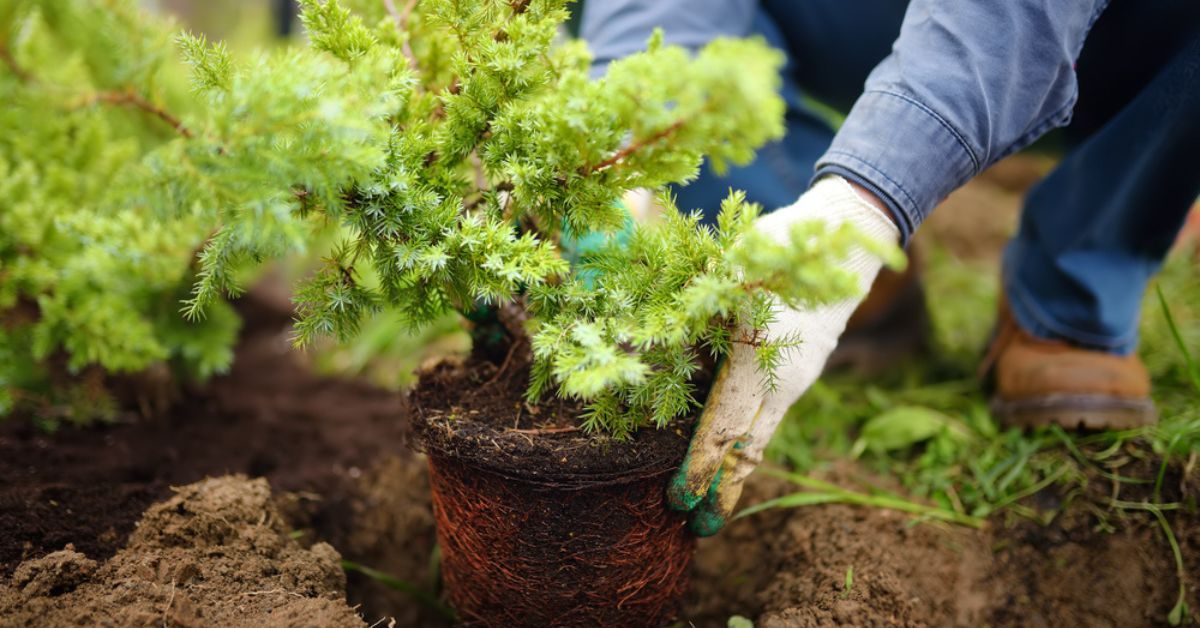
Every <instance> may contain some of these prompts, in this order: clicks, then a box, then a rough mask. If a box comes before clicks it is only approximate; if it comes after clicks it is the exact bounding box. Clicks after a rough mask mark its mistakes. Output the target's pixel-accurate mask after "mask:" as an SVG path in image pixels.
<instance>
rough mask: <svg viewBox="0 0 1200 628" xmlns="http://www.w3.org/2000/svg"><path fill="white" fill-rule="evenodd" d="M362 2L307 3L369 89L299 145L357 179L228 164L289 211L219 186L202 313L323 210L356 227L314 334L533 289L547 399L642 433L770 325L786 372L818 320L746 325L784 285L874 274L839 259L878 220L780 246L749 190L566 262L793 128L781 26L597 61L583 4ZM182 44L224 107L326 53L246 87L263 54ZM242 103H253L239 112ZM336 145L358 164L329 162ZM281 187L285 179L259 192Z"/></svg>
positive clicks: (322, 301) (817, 291) (768, 356)
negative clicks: (253, 170) (788, 122)
mask: <svg viewBox="0 0 1200 628" xmlns="http://www.w3.org/2000/svg"><path fill="white" fill-rule="evenodd" d="M347 6H348V7H349V6H352V7H353V8H354V9H355V11H351V10H349V9H348V8H346V7H343V6H342V5H341V4H339V3H338V2H336V1H334V0H327V1H325V2H318V1H317V0H309V1H306V2H304V3H303V5H302V8H303V11H304V15H303V21H304V23H305V25H306V26H307V28H308V29H309V38H310V41H311V42H312V45H313V48H315V49H317V50H319V51H323V52H324V53H327V55H328V57H326V58H328V59H331V60H336V62H337V65H338V67H337V70H336V71H335V72H334V74H326V75H324V76H323V77H322V79H323V83H325V84H334V83H337V84H338V85H339V86H338V87H337V88H326V89H325V96H324V97H325V98H326V99H327V100H333V99H335V98H340V99H345V100H350V99H353V101H354V102H353V103H349V102H347V103H344V104H339V106H338V107H336V108H333V107H330V106H329V105H326V106H325V107H322V108H320V109H319V110H320V111H322V112H324V111H326V110H327V109H331V108H333V109H334V110H335V111H337V112H339V113H341V112H346V117H347V118H348V119H342V118H336V119H328V120H326V121H325V123H324V124H322V125H317V128H318V129H319V130H323V131H325V132H326V135H322V136H313V137H306V138H305V139H304V140H303V141H299V140H298V141H296V142H295V144H294V146H295V147H296V148H297V150H304V149H310V150H313V151H315V152H317V153H318V154H317V155H316V156H315V158H316V159H317V160H318V161H319V162H320V164H323V165H325V166H326V168H325V169H324V170H321V169H320V166H319V165H318V164H313V165H314V167H315V168H316V169H317V170H319V171H320V172H322V173H328V172H333V173H337V175H339V176H337V177H331V178H326V179H314V178H309V179H303V178H300V177H299V176H297V175H298V174H300V173H299V172H288V171H287V170H286V169H285V168H286V167H287V166H288V165H290V164H294V163H295V162H296V161H297V160H298V156H297V155H292V154H289V155H284V156H281V158H280V162H279V167H278V168H277V169H275V170H272V171H270V172H269V173H268V175H269V176H263V177H261V178H256V179H255V180H254V181H252V182H247V183H246V184H245V185H241V184H239V185H235V186H230V185H229V184H228V181H231V180H232V181H236V177H239V176H242V175H243V171H242V170H241V169H238V168H233V167H229V168H228V169H227V170H225V171H222V172H220V173H218V174H215V175H214V177H218V176H219V177H223V178H225V180H223V181H222V182H221V187H222V189H225V188H228V187H233V188H234V190H235V191H237V192H238V193H243V192H244V191H254V192H260V197H261V196H264V195H265V196H267V197H268V199H270V200H261V201H258V202H260V203H267V204H270V207H272V208H276V207H278V208H279V209H278V211H275V209H272V210H271V211H268V212H265V213H266V214H267V215H268V216H270V217H271V219H272V220H274V221H276V222H277V225H278V227H275V228H267V227H264V217H263V214H264V212H261V211H258V212H250V211H246V210H245V209H244V207H245V205H246V203H247V202H253V199H246V198H233V199H229V198H222V199H216V202H212V203H206V204H205V205H204V206H205V207H211V208H214V209H215V211H216V212H217V213H216V218H217V219H218V220H219V221H220V223H221V225H222V226H221V230H220V231H219V232H218V234H217V235H216V236H215V237H214V238H213V240H212V241H210V243H209V246H208V247H207V248H206V249H205V251H204V254H203V255H202V265H201V274H200V277H199V281H198V283H197V286H196V291H195V295H194V297H193V299H192V300H191V302H190V304H189V313H190V314H193V315H195V314H199V313H200V312H201V311H202V309H203V307H204V306H205V305H206V304H207V303H208V302H210V301H211V300H212V299H213V298H214V296H215V295H218V294H220V293H222V292H228V291H230V290H235V289H236V284H235V282H234V281H233V280H234V278H235V276H236V273H235V272H234V271H235V270H236V269H237V268H238V267H239V262H241V261H243V260H246V259H254V258H261V257H267V256H271V255H274V254H277V253H278V252H279V250H281V249H282V248H284V247H285V246H286V244H287V241H288V236H290V235H291V233H290V232H289V231H288V229H289V228H290V227H292V226H295V225H297V224H299V222H301V221H303V220H304V219H305V217H308V218H310V219H311V220H312V221H319V222H321V223H323V224H325V223H327V224H336V225H337V226H338V228H339V230H340V232H341V233H342V234H344V240H343V242H342V244H341V245H340V246H338V247H336V248H335V249H334V251H333V253H332V254H331V255H329V257H328V259H327V260H326V263H325V265H324V267H323V268H322V269H321V270H320V271H319V272H317V273H316V274H315V276H314V277H312V278H311V279H310V280H308V281H307V282H305V283H304V285H302V286H301V288H300V289H299V290H298V292H297V296H296V300H297V302H298V304H299V320H298V323H297V326H296V335H297V342H299V343H301V344H304V343H309V342H311V341H313V340H314V339H316V338H319V337H322V336H330V335H332V336H335V337H338V338H342V339H349V338H352V337H354V336H355V335H357V334H358V333H359V331H360V329H361V327H362V324H363V321H364V320H367V319H369V318H370V317H372V316H375V315H376V314H378V313H379V312H380V311H381V309H383V308H389V309H394V310H395V311H398V312H399V313H400V315H401V316H402V317H403V318H404V319H405V320H406V321H407V323H408V324H409V325H411V326H413V327H421V326H423V325H426V324H429V323H430V322H432V321H436V320H441V319H442V317H444V315H445V314H446V313H447V312H452V311H457V312H468V311H473V310H475V309H476V307H477V306H478V305H479V304H485V305H494V304H498V303H501V302H505V301H509V300H512V299H514V298H516V297H518V296H519V295H525V297H526V299H525V303H526V305H527V307H528V310H529V312H530V314H531V315H532V320H531V324H530V330H529V331H530V333H531V335H532V346H533V349H534V355H535V364H534V367H533V376H532V379H531V382H530V388H529V396H530V397H531V398H538V397H540V396H541V395H543V394H545V393H548V392H550V391H552V390H553V391H555V392H557V393H558V394H559V395H563V396H567V397H574V398H579V399H582V400H585V401H586V402H587V403H588V412H587V416H586V422H585V427H586V428H588V429H596V430H604V431H607V432H609V433H612V434H614V435H617V436H625V435H627V434H629V433H630V432H631V431H632V430H634V429H636V428H638V427H640V426H643V425H647V424H655V425H659V426H662V425H665V424H666V423H668V422H669V421H670V420H672V419H674V418H676V417H679V416H681V415H684V414H686V413H688V412H690V411H692V410H694V408H695V405H696V402H695V392H696V391H695V390H694V389H693V385H692V382H691V379H692V376H693V375H694V374H695V373H696V372H697V370H698V369H699V365H700V358H701V353H702V352H708V353H710V354H711V355H712V356H713V357H717V358H719V357H721V356H722V355H725V354H726V353H728V351H729V349H730V346H731V343H733V342H750V343H753V344H755V345H756V346H757V347H758V350H759V353H760V361H761V363H762V365H763V367H764V371H765V374H766V375H768V376H769V373H770V371H771V367H773V366H774V365H775V364H777V363H778V361H779V360H780V359H781V358H782V355H783V352H784V351H785V350H786V349H787V347H788V346H789V345H790V343H794V342H796V341H797V340H798V339H794V338H782V339H773V340H772V341H771V342H762V341H759V339H758V334H757V332H752V333H751V334H750V335H749V337H746V338H741V337H739V338H735V337H733V334H734V333H735V330H738V329H743V328H753V329H755V330H761V329H762V327H763V326H764V325H765V324H766V323H767V322H768V321H769V320H770V318H771V317H772V315H773V314H772V312H773V307H774V303H775V301H774V299H773V296H772V295H776V296H778V297H780V298H781V299H782V300H783V301H784V302H785V303H789V304H799V303H804V304H810V303H819V302H827V301H831V300H837V299H842V298H846V297H848V296H850V295H851V294H852V292H853V290H854V289H855V287H856V284H855V282H854V281H853V278H852V277H850V276H849V275H846V274H844V273H837V272H830V270H829V269H830V268H832V267H833V266H834V263H835V262H836V261H837V260H838V259H839V258H840V257H842V256H844V255H846V254H847V253H848V252H849V251H850V250H851V248H853V247H859V246H867V245H866V243H865V242H864V241H863V240H862V238H860V237H858V236H857V235H856V234H854V233H851V232H849V231H837V232H833V233H824V232H823V230H822V228H820V227H818V226H814V225H803V226H801V227H798V228H797V231H796V233H794V234H792V236H793V237H792V239H791V242H790V244H791V246H788V245H787V244H780V243H777V242H775V241H774V240H773V239H770V238H769V237H767V236H765V235H763V234H758V233H757V232H755V231H753V230H752V224H753V220H754V218H755V216H756V215H757V208H753V207H749V206H747V205H746V204H745V203H744V202H743V199H742V198H741V197H740V196H737V195H735V196H733V197H731V198H730V199H729V200H728V201H727V202H726V204H725V207H724V208H723V211H722V217H721V221H720V224H719V227H718V228H717V229H715V230H714V229H709V228H705V227H702V226H700V225H699V224H698V219H697V218H696V217H695V216H680V215H677V214H676V213H675V212H674V211H673V207H671V208H669V209H668V211H667V214H668V217H667V218H666V220H664V221H662V222H660V223H658V224H655V225H653V226H647V227H636V228H634V229H633V230H632V233H631V234H630V235H629V237H628V238H627V239H628V241H627V242H620V243H619V242H617V241H616V240H612V241H610V242H608V243H607V244H602V245H601V246H599V247H596V248H594V249H593V250H591V251H590V252H588V253H587V254H586V255H585V256H584V258H583V259H581V260H580V263H578V264H577V265H576V266H575V267H574V268H572V267H571V265H570V264H568V262H567V261H566V260H565V259H564V258H563V254H562V252H561V243H560V238H561V237H562V234H563V233H564V232H569V233H577V234H588V233H596V232H599V233H613V232H616V231H618V230H622V229H624V228H626V227H628V222H627V221H628V219H627V216H626V214H625V212H624V210H623V209H622V207H621V205H620V203H619V202H618V200H619V199H620V197H621V195H622V193H624V192H625V191H628V190H630V189H633V188H638V187H645V188H660V187H662V186H663V185H665V184H667V183H671V182H681V181H687V180H689V179H690V178H692V177H693V176H695V174H696V172H697V169H698V166H699V164H700V161H701V159H703V158H705V157H707V158H708V159H710V160H711V161H712V163H713V164H714V165H715V166H716V167H717V168H718V169H719V168H723V167H725V165H726V164H727V163H744V162H746V161H748V160H749V159H751V158H752V157H753V151H754V149H755V148H757V147H758V146H760V145H761V144H763V143H764V142H766V141H768V140H770V139H773V138H777V137H779V136H780V135H781V133H782V125H781V116H782V112H783V104H782V102H781V101H780V99H779V98H778V96H777V95H776V90H777V87H778V86H777V82H778V78H777V76H778V73H777V66H778V64H779V63H780V61H781V59H780V57H779V55H778V53H776V52H774V51H772V50H771V49H770V48H769V47H767V46H766V45H765V44H763V43H762V42H760V41H740V40H720V41H717V42H714V43H713V44H711V45H709V46H707V47H705V48H704V49H702V50H700V51H699V52H697V53H695V54H692V53H690V52H688V51H686V50H684V49H682V48H678V47H669V46H664V45H662V42H661V36H660V35H656V36H655V37H654V38H652V40H651V41H650V42H649V45H648V50H647V51H646V52H645V53H643V54H639V55H633V56H631V57H628V58H626V59H624V60H621V61H618V62H615V63H613V64H612V65H611V66H610V67H609V68H608V72H607V74H606V75H605V76H604V77H602V78H599V79H596V80H593V79H591V78H590V77H589V68H590V57H589V54H588V53H587V51H586V49H585V48H584V47H583V46H582V45H581V44H579V43H567V42H558V41H557V39H558V32H559V27H560V24H561V23H562V22H563V20H565V18H566V16H567V12H566V10H565V8H564V7H565V0H532V1H517V2H503V1H499V0H475V1H470V2H468V1H465V0H423V1H422V2H419V3H416V5H415V10H413V11H412V12H411V13H401V12H395V10H394V8H389V7H388V6H387V5H385V4H381V3H350V4H347ZM411 8H412V5H411V4H410V5H408V6H406V7H405V8H404V11H408V10H409V9H411ZM183 43H184V47H185V49H186V50H187V51H188V56H189V59H190V60H191V62H192V64H193V65H194V66H195V67H196V72H197V80H196V84H197V85H198V86H199V87H201V88H202V89H203V90H204V91H205V92H206V93H214V92H215V94H214V96H213V98H214V100H213V102H212V103H211V104H210V109H216V108H218V107H219V106H220V105H222V104H223V103H227V102H228V101H236V100H240V99H246V98H248V97H249V98H251V99H252V100H254V101H257V99H256V98H253V97H251V96H247V94H253V92H254V91H255V90H263V91H264V92H266V93H267V94H268V95H265V96H263V99H264V100H267V99H270V98H272V97H274V98H275V100H276V101H279V102H277V103H276V104H275V106H274V107H272V108H269V109H266V111H270V112H274V111H277V110H278V109H279V108H281V107H283V108H286V107H287V106H288V105H289V104H292V103H293V101H294V98H295V96H294V95H293V93H289V92H288V91H287V90H282V95H280V92H281V90H280V89H279V88H278V86H277V84H278V83H279V82H282V81H304V80H306V79H307V78H308V77H309V76H312V75H314V74H319V71H320V67H317V68H314V69H307V68H304V69H302V68H298V65H299V63H298V62H299V60H304V61H308V60H310V54H311V53H306V54H303V55H301V53H295V54H296V55H298V59H289V60H287V62H286V65H278V66H270V67H271V69H270V70H269V71H267V72H265V73H264V74H263V75H261V76H256V79H255V80H253V81H243V82H241V83H239V81H238V78H237V77H239V76H241V75H243V73H245V72H246V70H243V69H240V68H237V67H236V66H235V68H234V69H233V70H232V71H229V70H226V69H225V66H224V63H223V61H222V59H223V58H224V55H223V54H220V53H219V52H216V51H206V49H205V48H204V47H203V46H202V45H200V43H199V42H197V41H196V40H190V39H185V40H184V42H183ZM230 74H231V75H232V76H233V79H232V83H233V85H232V87H228V88H226V87H222V86H223V85H224V84H225V83H227V82H228V81H224V80H221V79H220V78H219V77H222V76H226V75H230ZM213 77H218V78H213ZM263 109H264V108H252V107H245V106H239V107H233V108H228V109H226V110H225V111H221V112H218V113H216V114H215V115H214V116H213V117H212V122H213V124H214V125H215V124H216V123H217V121H219V120H221V119H226V118H232V120H233V123H231V127H232V128H235V129H237V128H240V127H242V126H245V125H255V124H258V117H257V116H261V115H263V114H264V111H263ZM242 111H252V112H253V115H243V116H242V117H240V118H239V117H237V116H238V113H239V112H242ZM353 114H357V118H355V117H354V115H353ZM355 123H357V126H355ZM273 126H275V125H273ZM278 126H281V127H283V128H284V129H286V128H287V126H286V125H282V124H280V125H278ZM350 129H355V130H357V134H353V133H346V132H345V131H347V130H350ZM278 133H279V129H276V131H275V136H274V137H275V138H276V140H275V141H278V139H277V138H278ZM244 135H245V134H242V133H239V134H237V135H232V134H226V135H225V137H223V138H222V139H221V140H220V146H221V147H222V149H223V150H221V151H218V152H216V153H213V154H214V155H215V156H214V157H213V158H212V159H211V160H210V161H211V162H214V163H215V162H222V163H223V162H228V161H229V160H230V156H231V155H233V156H237V155H240V154H242V153H243V152H245V151H246V148H245V147H242V146H239V142H244V141H245V139H244ZM263 152H265V151H263ZM347 155H352V156H353V157H352V158H350V159H347V157H346V156H347ZM191 159H192V160H198V157H196V156H192V157H191ZM337 159H346V160H347V162H348V163H347V164H346V166H345V167H339V168H331V167H328V166H329V165H330V161H331V160H337ZM254 161H255V162H256V163H259V162H263V161H265V160H264V157H263V156H262V154H261V153H260V154H258V155H255V157H254ZM268 163H269V161H268ZM247 165H248V164H247ZM272 185H274V186H275V187H274V194H273V195H270V194H262V192H263V191H264V190H269V189H270V186H272ZM231 201H232V202H231ZM665 202H666V204H667V205H670V203H669V201H665ZM271 203H273V204H271ZM289 210H290V212H291V213H290V214H288V215H287V216H285V214H287V213H288V211H289ZM272 230H274V231H277V232H278V235H274V236H271V235H270V234H271V232H272ZM227 234H228V235H227ZM265 236H270V237H265ZM592 239H594V237H593V238H592ZM877 252H878V253H881V254H882V253H884V252H883V251H877ZM768 380H769V377H768Z"/></svg>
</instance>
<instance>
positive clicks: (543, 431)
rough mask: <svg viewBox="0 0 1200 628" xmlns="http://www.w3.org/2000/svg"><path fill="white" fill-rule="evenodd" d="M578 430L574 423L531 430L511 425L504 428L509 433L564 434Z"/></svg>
mask: <svg viewBox="0 0 1200 628" xmlns="http://www.w3.org/2000/svg"><path fill="white" fill-rule="evenodd" d="M579 430H580V428H579V427H578V426H575V425H571V426H567V427H543V428H540V429H532V430H518V429H513V428H511V427H507V428H504V431H505V432H508V433H510V434H565V433H567V432H578V431H579Z"/></svg>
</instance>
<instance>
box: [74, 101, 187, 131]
mask: <svg viewBox="0 0 1200 628" xmlns="http://www.w3.org/2000/svg"><path fill="white" fill-rule="evenodd" d="M88 103H89V104H90V103H103V104H106V105H114V106H128V107H133V108H135V109H140V110H141V111H144V112H146V113H148V114H150V115H152V116H154V117H156V118H158V119H159V120H162V121H163V122H165V123H167V124H168V125H170V127H171V128H172V129H175V131H176V132H177V133H179V134H180V135H182V136H184V137H186V138H189V139H191V138H192V131H191V129H189V128H187V127H186V126H184V124H183V121H182V120H180V119H179V118H177V117H175V116H174V115H172V114H171V113H170V112H169V111H167V110H166V109H163V108H162V107H159V106H158V105H156V104H154V103H152V102H150V101H149V100H146V99H145V98H143V97H142V96H141V95H139V94H137V93H136V92H133V91H132V90H130V91H124V92H98V93H96V94H93V95H92V96H91V97H90V98H88Z"/></svg>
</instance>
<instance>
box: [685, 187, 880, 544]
mask: <svg viewBox="0 0 1200 628" xmlns="http://www.w3.org/2000/svg"><path fill="white" fill-rule="evenodd" d="M811 220H823V221H825V222H826V223H827V224H829V225H830V226H831V227H836V226H838V225H840V224H842V223H850V224H851V225H852V226H854V227H855V228H856V229H858V231H859V232H861V233H862V235H864V236H866V237H868V238H871V239H876V240H879V241H881V242H885V243H888V244H889V245H894V244H897V243H898V242H899V240H900V232H899V230H897V229H896V225H895V224H894V223H893V222H892V220H891V218H889V217H888V215H887V214H886V213H884V211H883V210H881V209H879V208H878V207H877V206H876V205H875V204H873V203H872V202H870V201H868V200H867V199H866V197H864V196H863V195H860V194H859V193H858V192H856V191H855V190H854V188H852V187H851V186H850V184H849V183H848V182H847V181H846V180H845V179H843V178H841V177H838V176H828V177H824V178H822V179H821V180H819V181H817V183H816V184H815V185H814V186H813V187H812V188H811V189H809V190H808V191H807V192H805V193H804V195H803V196H801V197H800V200H798V201H796V202H795V203H793V204H792V205H789V206H788V207H784V208H782V209H780V210H778V211H776V212H774V213H771V214H767V215H765V216H763V217H761V218H759V219H758V221H757V222H756V223H755V228H756V229H759V230H760V231H762V232H764V233H768V234H770V235H772V236H773V237H775V238H777V239H778V240H779V241H780V242H785V243H786V242H788V241H789V238H790V234H791V226H792V225H793V224H794V223H797V222H803V221H811ZM882 265H883V262H882V260H880V259H879V258H878V257H876V256H875V255H872V254H871V253H868V252H867V251H865V250H863V249H861V248H855V249H854V252H853V253H851V254H850V255H849V256H848V257H847V258H846V259H845V260H844V262H843V265H842V267H843V268H844V269H846V270H849V271H851V272H853V273H855V274H857V275H858V278H859V285H860V291H859V293H860V296H858V297H855V298H852V299H847V300H845V301H842V302H839V303H835V304H832V305H828V306H822V307H818V308H813V309H807V310H795V309H792V308H789V307H786V306H783V305H782V304H777V305H776V308H777V316H776V318H775V320H774V321H773V322H772V323H771V324H770V325H769V326H768V327H767V330H766V334H767V338H782V337H788V336H791V337H799V338H800V340H801V341H800V343H799V345H798V346H796V347H795V348H793V349H791V350H789V351H788V353H787V355H785V356H784V359H783V362H782V364H780V366H779V368H778V370H777V374H778V386H777V387H776V388H775V390H774V391H768V390H767V387H766V386H765V385H764V377H763V373H762V372H761V371H759V370H758V366H757V362H756V361H755V355H754V348H753V347H752V346H750V345H748V344H745V343H735V344H734V345H733V350H732V352H731V353H730V355H729V356H728V357H726V358H725V361H724V362H723V363H722V364H721V366H720V367H719V369H718V370H717V377H716V380H715V381H714V382H713V386H712V390H711V392H709V395H708V402H707V403H706V404H705V406H704V412H703V413H702V414H701V415H700V423H699V425H697V427H696V432H695V434H693V436H692V442H691V445H690V447H689V448H688V454H687V457H686V458H685V459H684V462H683V466H681V467H680V469H679V472H678V473H677V474H676V475H675V476H674V477H673V478H672V480H671V483H670V485H669V486H668V488H667V498H668V502H669V503H670V505H671V507H672V508H675V509H677V510H685V511H691V512H692V516H691V527H692V530H693V531H694V532H695V533H696V534H698V535H700V536H709V535H712V534H715V533H716V532H717V531H718V530H720V529H721V527H722V526H723V525H724V524H725V521H726V520H727V519H728V518H729V516H730V514H731V513H732V512H733V508H734V506H735V505H736V504H737V501H738V497H740V496H741V494H742V484H743V483H744V482H745V481H746V477H747V476H749V475H750V472H751V471H753V470H754V468H755V467H756V466H757V465H758V463H759V462H761V461H762V455H763V449H764V448H766V446H767V442H768V441H769V440H770V439H771V435H772V434H773V433H774V432H775V427H776V426H778V425H779V422H780V421H781V420H782V419H783V415H784V413H786V412H787V409H788V408H789V407H790V406H791V405H792V404H793V403H794V402H795V401H796V400H797V399H799V398H800V395H802V394H803V393H804V391H806V390H808V387H809V386H811V385H812V383H813V382H814V381H816V379H817V377H818V376H819V375H820V374H821V370H822V369H823V368H824V367H825V360H826V359H828V357H829V354H830V353H831V352H832V351H833V349H834V347H835V346H836V345H837V341H838V337H839V336H841V334H842V331H843V330H844V329H845V327H846V321H847V320H849V318H850V315H851V314H852V313H853V312H854V309H855V308H856V307H857V306H858V304H859V302H861V301H862V299H863V298H864V297H865V296H866V293H867V289H868V288H870V286H871V283H872V282H873V281H874V280H875V275H876V274H878V273H879V269H880V267H881V266H882Z"/></svg>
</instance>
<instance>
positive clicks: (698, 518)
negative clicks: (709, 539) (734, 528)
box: [688, 506, 725, 537]
mask: <svg viewBox="0 0 1200 628" xmlns="http://www.w3.org/2000/svg"><path fill="white" fill-rule="evenodd" d="M688 527H690V528H691V530H692V533H693V534H695V535H696V536H700V537H705V536H712V535H714V534H716V533H718V532H720V531H721V528H723V527H725V517H724V516H723V515H721V514H720V513H718V512H715V511H713V510H710V509H708V508H706V507H704V506H701V507H700V508H698V509H696V511H695V512H693V513H692V518H691V521H689V522H688Z"/></svg>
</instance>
